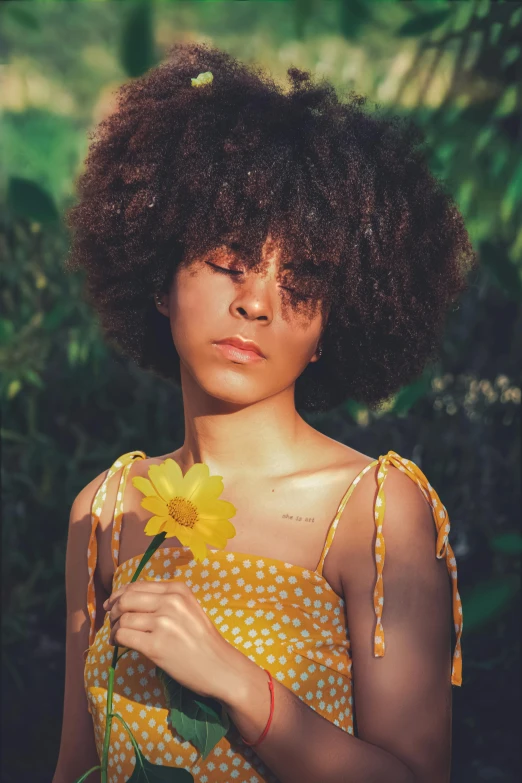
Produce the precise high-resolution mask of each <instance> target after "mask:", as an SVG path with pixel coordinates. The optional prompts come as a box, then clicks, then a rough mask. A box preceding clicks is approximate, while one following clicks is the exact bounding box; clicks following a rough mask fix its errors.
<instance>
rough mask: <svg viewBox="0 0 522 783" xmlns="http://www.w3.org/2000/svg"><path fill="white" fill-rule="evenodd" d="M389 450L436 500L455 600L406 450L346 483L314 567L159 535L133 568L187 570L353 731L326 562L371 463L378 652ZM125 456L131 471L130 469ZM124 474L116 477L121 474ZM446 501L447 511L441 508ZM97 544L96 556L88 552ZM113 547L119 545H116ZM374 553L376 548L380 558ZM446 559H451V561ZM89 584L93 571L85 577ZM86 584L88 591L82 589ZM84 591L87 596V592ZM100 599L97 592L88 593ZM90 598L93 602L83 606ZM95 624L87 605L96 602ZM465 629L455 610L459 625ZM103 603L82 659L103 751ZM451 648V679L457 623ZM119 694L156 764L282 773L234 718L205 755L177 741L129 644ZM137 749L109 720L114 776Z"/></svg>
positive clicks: (258, 778) (297, 689)
mask: <svg viewBox="0 0 522 783" xmlns="http://www.w3.org/2000/svg"><path fill="white" fill-rule="evenodd" d="M136 458H145V455H144V454H143V452H130V453H129V454H126V455H123V456H122V457H120V458H119V459H118V460H117V461H116V462H115V463H114V465H113V466H112V468H111V469H110V470H109V472H108V474H107V477H106V479H105V481H104V483H103V484H102V486H101V487H100V490H99V492H98V493H97V496H96V498H95V503H93V515H92V520H93V534H94V532H95V527H96V524H97V521H98V520H99V514H100V511H101V504H102V503H103V499H104V497H105V494H106V483H107V481H108V479H109V478H110V476H111V475H113V473H114V472H115V471H116V470H118V469H119V468H121V467H123V468H124V470H123V471H122V479H121V484H123V485H124V482H125V479H126V472H128V469H129V467H130V464H131V463H132V460H133V459H136ZM387 462H390V463H392V464H394V465H397V466H398V467H399V469H400V470H403V471H404V472H406V473H407V474H408V475H409V476H410V477H411V478H413V479H414V480H416V481H417V483H418V484H419V486H420V488H421V490H422V491H423V493H424V495H425V496H426V497H427V498H428V499H429V500H430V502H431V505H432V508H433V510H434V516H435V511H436V510H437V512H438V514H437V516H436V522H437V526H438V529H439V536H438V539H437V557H439V558H440V557H442V556H443V555H444V553H445V552H446V554H447V556H448V557H449V561H448V568H450V566H451V569H452V570H451V574H452V575H453V573H455V577H454V579H453V585H454V607H456V606H457V604H456V603H455V602H456V601H457V600H458V599H459V596H458V592H457V593H456V595H455V589H456V569H455V559H454V557H453V553H452V552H451V548H450V547H449V543H448V541H447V536H448V532H449V521H448V519H447V514H446V513H445V509H444V507H443V506H441V504H440V501H439V499H438V497H437V495H436V493H435V491H434V490H433V488H432V487H430V485H429V484H428V482H427V480H426V478H425V477H424V475H423V474H422V473H421V471H420V470H419V469H418V468H417V466H415V465H414V464H413V463H411V462H410V461H409V460H403V459H402V458H401V457H399V455H397V454H396V453H395V452H389V453H388V454H387V455H385V456H382V457H379V460H375V461H373V462H372V463H371V464H369V465H367V466H366V467H365V468H364V470H362V471H361V472H360V473H359V475H358V476H357V477H356V478H355V479H354V481H353V482H352V483H351V485H350V487H349V488H348V490H347V491H346V493H345V494H344V496H343V498H342V500H341V503H340V505H339V508H338V511H337V514H336V516H335V518H334V520H333V522H332V524H331V525H330V529H329V531H328V535H327V537H326V542H325V546H324V548H323V552H322V553H321V558H320V561H319V565H318V567H317V569H316V570H315V571H312V570H309V569H305V568H303V567H301V566H296V565H293V564H292V563H286V562H283V561H281V560H277V559H273V558H267V557H258V556H256V555H252V554H247V553H241V552H228V551H226V552H225V551H223V550H209V556H208V557H207V558H206V559H205V560H203V561H202V562H201V563H198V562H197V561H196V560H195V559H193V557H192V553H191V551H190V549H189V548H188V547H181V546H180V547H162V548H160V549H158V550H157V551H156V552H155V553H154V555H153V557H152V558H151V560H150V561H149V562H148V564H147V565H146V567H145V568H144V570H143V572H142V573H141V575H140V577H139V579H155V580H161V579H169V580H182V581H184V582H185V584H186V585H188V586H189V587H190V588H191V590H192V592H193V593H194V595H195V596H196V598H197V600H198V601H199V603H200V604H201V606H202V608H203V610H204V611H205V613H206V614H207V616H208V617H209V618H210V620H211V621H212V622H213V624H214V625H215V626H216V628H217V629H218V631H219V632H220V633H221V634H222V635H223V636H224V637H225V638H226V639H227V640H228V641H229V642H230V643H231V644H233V645H234V646H235V647H236V648H237V649H239V650H241V651H242V652H243V653H244V654H245V655H247V656H248V657H249V658H250V659H251V660H252V661H254V662H255V663H257V664H258V665H259V666H261V667H262V668H265V669H268V670H269V671H270V672H271V674H272V676H273V677H274V678H276V679H277V680H278V681H279V682H281V683H282V684H284V685H285V686H286V687H287V688H289V689H290V690H292V692H293V693H295V694H296V695H297V696H298V697H299V698H300V699H301V700H302V701H303V702H304V703H305V704H308V706H309V707H310V708H311V709H313V710H314V711H316V712H317V713H319V714H320V715H322V716H323V717H324V718H326V719H327V720H329V721H330V722H332V723H334V724H335V725H336V726H338V727H339V728H341V729H342V730H344V731H346V732H348V733H350V734H353V733H354V722H353V695H352V661H351V655H350V640H349V634H348V629H347V624H346V614H345V603H344V600H343V599H342V598H341V597H339V596H338V595H336V593H335V592H334V590H333V589H332V587H331V586H330V585H329V583H328V582H327V581H326V579H325V578H324V576H323V574H322V570H323V565H324V560H325V557H326V554H327V552H328V550H329V549H330V547H331V545H332V541H333V537H334V534H335V530H336V528H337V525H338V522H339V519H340V516H341V514H342V511H343V509H344V507H345V505H346V503H347V501H348V499H349V497H350V495H351V493H352V492H353V490H354V488H355V486H357V484H358V483H359V481H360V479H361V478H362V476H363V475H364V474H365V473H366V472H368V471H369V470H370V468H371V467H372V466H374V465H378V466H379V469H378V473H377V481H378V487H379V489H378V494H377V501H376V507H375V524H376V528H377V537H376V544H375V555H376V565H377V585H376V592H375V596H374V606H375V611H376V616H377V625H376V630H375V638H374V654H375V655H377V656H379V657H380V656H382V655H383V654H384V631H383V628H382V623H381V615H382V604H383V589H382V567H383V565H384V539H383V535H382V523H383V518H384V508H385V504H384V492H383V483H384V478H385V476H386V472H387ZM125 467H127V471H125ZM120 486H121V485H120ZM122 504H123V490H122V491H121V493H120V491H119V494H118V500H117V502H116V509H115V522H116V519H117V520H118V521H117V523H116V524H115V526H114V530H115V531H116V532H117V533H118V536H117V537H116V535H115V533H114V532H113V550H115V551H116V562H117V551H118V548H119V532H120V528H121V516H122V511H123V505H122ZM441 512H444V513H441ZM92 539H93V535H91V543H90V545H89V550H90V554H89V568H90V574H91V569H92V568H93V567H94V566H95V562H96V560H95V558H96V550H95V548H93V545H92ZM93 553H94V557H93ZM113 556H114V551H113ZM378 556H380V557H379V558H378ZM140 560H141V555H139V556H137V557H134V558H131V559H130V560H127V561H125V562H124V563H121V564H120V565H118V566H117V567H116V570H115V573H114V578H113V589H114V590H116V589H118V588H119V587H120V586H121V585H123V584H127V583H129V582H130V580H131V577H132V575H133V573H134V571H135V570H136V567H137V566H138V564H139V561H140ZM453 569H455V570H454V571H453ZM89 584H90V585H91V582H90V583H89ZM91 595H92V592H89V597H90V596H91ZM90 600H91V599H90ZM92 605H93V606H95V603H94V602H92ZM90 606H91V603H89V608H90ZM91 621H92V629H94V613H92V614H91ZM459 629H460V632H461V630H462V621H461V622H460V626H459ZM109 635H110V624H109V621H108V615H106V617H105V621H104V624H103V626H102V627H101V628H100V630H99V631H98V633H97V634H96V635H95V636H94V637H93V639H92V640H91V641H90V647H89V651H88V655H87V660H86V664H85V688H86V693H87V698H88V705H89V711H90V712H91V715H92V717H93V723H94V732H95V738H96V744H97V748H98V753H99V754H101V750H102V743H103V734H104V722H105V704H106V698H107V690H106V689H107V676H108V675H107V672H108V668H109V666H110V662H111V659H112V650H113V648H112V646H110V645H109ZM458 643H459V647H458V652H459V655H458V656H457V650H456V652H455V656H456V657H455V658H454V667H453V672H452V683H453V684H460V682H459V681H458V680H459V679H460V675H461V669H460V666H456V661H458V664H460V634H459V638H458ZM114 706H115V708H116V709H117V710H118V711H119V712H121V714H122V715H123V716H124V718H125V719H126V721H127V722H128V723H129V725H130V726H131V728H132V729H133V731H134V734H135V737H136V740H137V742H138V744H139V746H140V749H141V750H142V752H143V753H144V755H145V757H146V758H147V759H148V760H149V761H151V762H152V763H155V764H163V765H165V766H176V767H184V768H186V769H188V770H190V772H191V774H192V775H193V776H194V780H195V781H196V782H197V783H225V781H234V782H235V783H267V782H268V781H270V783H277V779H276V778H275V777H274V775H273V774H272V773H271V772H270V770H268V769H267V768H266V766H265V765H264V764H263V763H262V761H261V759H260V758H259V757H258V756H257V755H256V753H255V751H254V750H253V749H252V748H249V747H248V746H246V745H245V744H244V743H242V742H241V740H240V738H239V734H238V733H237V730H236V729H235V727H234V726H233V725H232V728H231V730H230V731H229V733H228V734H227V736H226V737H224V738H223V739H222V740H221V741H220V742H219V743H218V745H216V747H215V748H214V749H213V750H212V751H211V753H210V754H209V755H208V756H207V758H206V759H201V758H200V756H199V753H198V751H197V750H196V748H195V746H194V745H192V744H191V743H190V742H187V741H183V739H182V737H181V736H179V735H178V734H177V733H176V732H175V731H174V732H173V731H172V730H171V729H170V728H169V726H168V723H167V714H168V713H167V705H166V702H165V697H164V694H163V690H162V687H161V684H160V682H159V680H158V679H157V677H156V674H155V667H154V666H153V665H152V664H151V662H150V661H149V660H148V659H147V658H145V657H144V656H142V655H141V654H140V653H138V652H136V651H133V650H129V651H127V652H126V654H125V656H124V657H123V658H122V659H121V661H120V662H119V663H118V667H117V669H116V677H115V683H114ZM134 764H135V758H134V754H133V751H132V746H131V745H130V743H129V741H128V737H126V736H125V734H124V733H123V732H122V730H121V727H120V726H119V724H118V723H116V724H115V725H114V726H113V728H112V742H111V746H110V753H109V783H122V781H127V780H128V779H129V778H130V777H131V775H132V773H133V770H134Z"/></svg>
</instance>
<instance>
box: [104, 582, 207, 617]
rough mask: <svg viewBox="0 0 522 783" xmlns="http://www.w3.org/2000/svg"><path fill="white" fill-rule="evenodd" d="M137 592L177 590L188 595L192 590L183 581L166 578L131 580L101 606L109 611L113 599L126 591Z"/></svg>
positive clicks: (168, 591)
mask: <svg viewBox="0 0 522 783" xmlns="http://www.w3.org/2000/svg"><path fill="white" fill-rule="evenodd" d="M131 591H132V592H133V593H135V592H138V593H160V594H161V593H174V592H176V593H177V592H179V593H183V594H186V595H188V594H189V593H190V594H191V595H192V590H191V589H190V587H188V585H186V584H185V582H180V581H170V580H168V579H161V580H148V579H146V580H140V581H138V582H131V583H130V584H127V585H123V587H119V588H118V589H117V590H115V591H114V593H111V595H110V596H109V597H108V598H107V600H106V601H104V603H103V608H104V609H105V610H106V611H109V610H110V609H111V607H112V606H113V605H114V603H115V601H117V600H118V598H119V597H120V596H121V595H123V593H126V592H131Z"/></svg>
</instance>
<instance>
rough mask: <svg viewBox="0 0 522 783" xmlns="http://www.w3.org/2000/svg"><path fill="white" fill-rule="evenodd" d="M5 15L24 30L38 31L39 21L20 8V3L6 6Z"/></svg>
mask: <svg viewBox="0 0 522 783" xmlns="http://www.w3.org/2000/svg"><path fill="white" fill-rule="evenodd" d="M7 14H8V16H10V17H11V19H13V20H14V21H15V22H16V23H17V24H19V25H20V26H21V27H25V29H26V30H39V29H40V21H39V20H38V19H37V18H36V17H35V16H33V14H31V13H30V12H29V11H27V10H26V9H25V8H20V3H16V4H15V3H9V4H8V5H7Z"/></svg>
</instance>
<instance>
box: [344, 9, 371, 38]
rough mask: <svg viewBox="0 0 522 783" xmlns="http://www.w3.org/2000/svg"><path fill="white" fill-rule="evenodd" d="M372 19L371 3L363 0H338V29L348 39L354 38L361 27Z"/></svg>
mask: <svg viewBox="0 0 522 783" xmlns="http://www.w3.org/2000/svg"><path fill="white" fill-rule="evenodd" d="M372 19H373V15H372V11H371V3H368V2H363V0H340V2H339V29H340V30H341V33H342V34H343V35H344V37H345V38H347V39H348V40H354V39H356V38H357V36H358V35H359V34H360V32H361V28H362V27H363V26H364V25H365V24H368V23H369V22H370V21H371V20H372Z"/></svg>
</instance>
